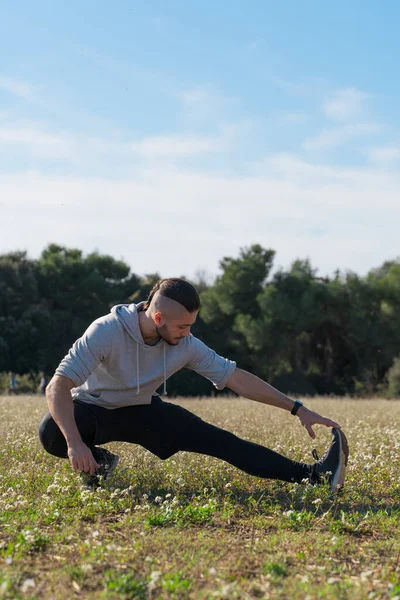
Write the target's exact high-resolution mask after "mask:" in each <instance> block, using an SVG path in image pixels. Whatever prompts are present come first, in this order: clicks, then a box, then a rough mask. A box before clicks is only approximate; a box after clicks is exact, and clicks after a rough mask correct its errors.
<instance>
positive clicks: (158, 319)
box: [154, 312, 163, 327]
mask: <svg viewBox="0 0 400 600" xmlns="http://www.w3.org/2000/svg"><path fill="white" fill-rule="evenodd" d="M162 322H163V316H162V314H161V313H160V312H156V313H154V323H155V324H156V325H157V327H161V325H162Z"/></svg>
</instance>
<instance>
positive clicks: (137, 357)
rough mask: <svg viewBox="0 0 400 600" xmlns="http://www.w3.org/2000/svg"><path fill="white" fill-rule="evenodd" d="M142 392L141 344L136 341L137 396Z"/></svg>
mask: <svg viewBox="0 0 400 600" xmlns="http://www.w3.org/2000/svg"><path fill="white" fill-rule="evenodd" d="M139 394H140V379H139V344H138V342H136V396H139Z"/></svg>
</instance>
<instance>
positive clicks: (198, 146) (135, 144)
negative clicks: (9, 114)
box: [0, 123, 235, 161]
mask: <svg viewBox="0 0 400 600" xmlns="http://www.w3.org/2000/svg"><path fill="white" fill-rule="evenodd" d="M234 135H235V132H234V129H233V128H229V126H222V127H221V128H220V131H219V135H216V136H201V135H195V134H191V133H186V134H185V133H184V134H180V135H177V134H172V135H166V136H149V137H143V138H141V139H138V140H132V141H125V140H121V139H119V140H118V139H102V138H90V137H87V136H83V135H77V134H67V133H64V132H59V133H52V132H48V131H46V129H45V128H44V126H42V125H40V124H36V123H25V124H24V123H23V124H21V125H19V124H15V125H8V126H7V125H6V126H3V127H0V148H1V147H3V148H5V149H7V148H9V147H11V146H12V147H14V148H15V147H17V148H19V149H21V150H22V151H23V152H24V151H25V152H28V153H29V154H30V155H33V156H38V157H49V158H54V157H63V158H67V159H70V160H72V161H75V160H77V159H78V157H80V159H81V160H83V161H85V159H87V158H90V159H91V160H94V159H96V156H99V155H101V156H103V157H104V156H109V157H111V158H113V157H114V158H118V157H120V156H125V157H129V156H132V157H135V156H136V157H144V158H146V159H151V158H155V159H156V158H162V157H166V158H174V157H178V156H181V157H182V156H191V155H194V154H202V153H209V152H220V151H222V150H224V149H226V147H227V145H228V144H229V143H230V142H231V141H232V138H233V137H234Z"/></svg>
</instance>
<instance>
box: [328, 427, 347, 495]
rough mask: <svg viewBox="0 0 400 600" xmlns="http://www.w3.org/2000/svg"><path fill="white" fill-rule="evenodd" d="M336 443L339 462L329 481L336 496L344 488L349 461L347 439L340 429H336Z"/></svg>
mask: <svg viewBox="0 0 400 600" xmlns="http://www.w3.org/2000/svg"><path fill="white" fill-rule="evenodd" d="M336 431H337V437H336V441H337V442H338V443H339V445H340V461H339V466H338V468H337V470H336V473H335V475H334V476H333V479H332V481H331V489H332V492H333V493H334V494H337V493H338V491H339V490H341V489H342V488H343V486H344V480H345V476H346V467H347V463H348V459H349V444H348V442H347V438H346V436H345V434H344V433H343V431H342V430H341V429H336Z"/></svg>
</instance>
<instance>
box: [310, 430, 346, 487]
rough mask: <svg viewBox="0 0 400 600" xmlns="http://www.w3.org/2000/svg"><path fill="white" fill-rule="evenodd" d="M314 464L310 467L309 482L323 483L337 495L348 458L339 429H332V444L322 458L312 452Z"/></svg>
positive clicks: (344, 437)
mask: <svg viewBox="0 0 400 600" xmlns="http://www.w3.org/2000/svg"><path fill="white" fill-rule="evenodd" d="M313 456H314V458H315V459H316V461H317V462H316V463H314V464H313V465H312V470H311V478H310V481H311V483H313V484H319V483H324V482H325V481H326V482H327V483H329V485H330V486H331V490H332V492H333V493H337V492H338V491H339V490H340V489H341V488H342V487H343V485H344V478H345V471H346V466H347V462H348V458H349V445H348V443H347V439H346V436H345V435H344V433H343V431H342V430H341V429H337V428H333V429H332V443H331V445H330V446H329V448H328V450H327V451H326V452H325V454H324V456H323V457H322V458H321V459H319V458H318V455H317V453H316V451H315V450H314V451H313Z"/></svg>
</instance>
